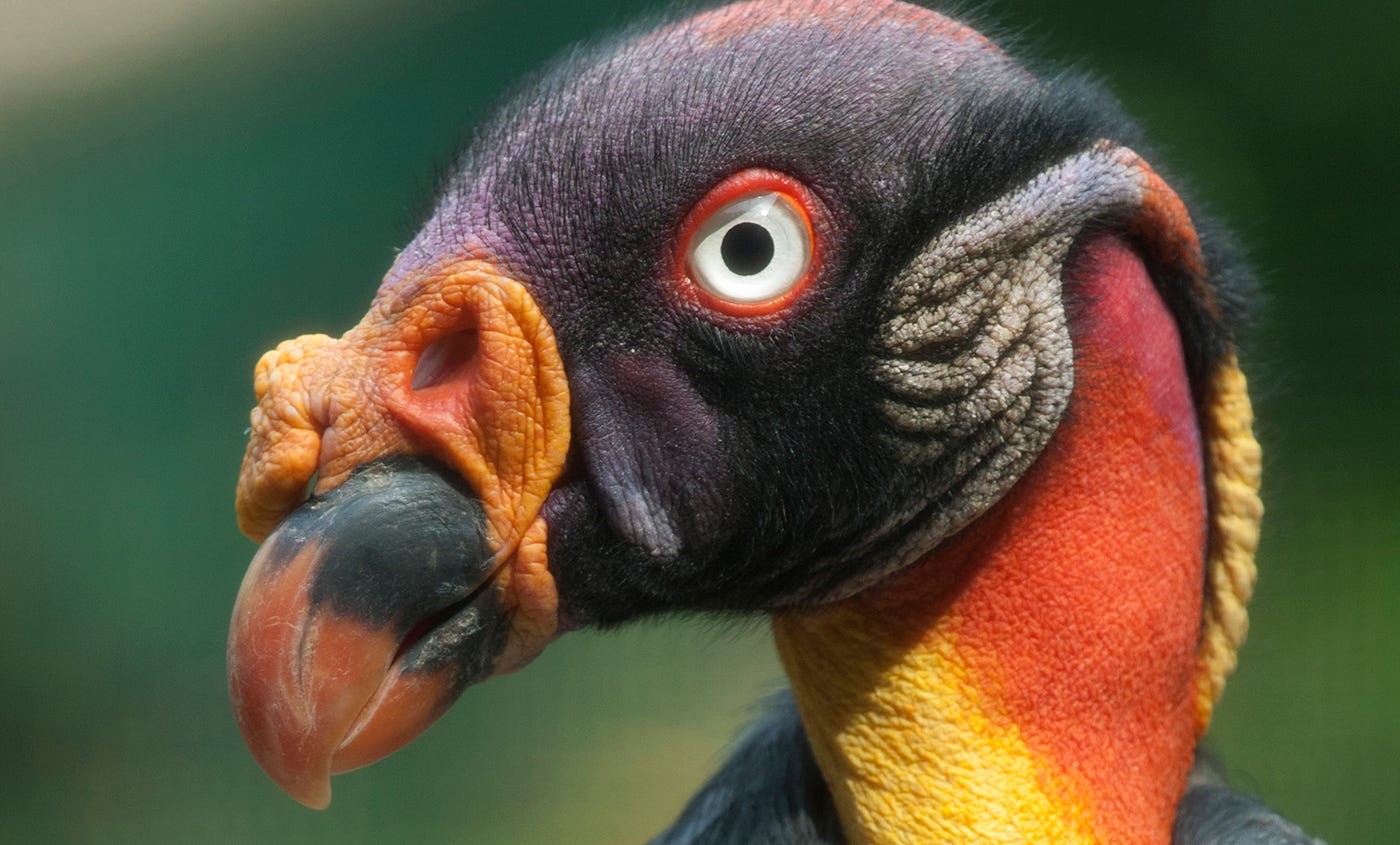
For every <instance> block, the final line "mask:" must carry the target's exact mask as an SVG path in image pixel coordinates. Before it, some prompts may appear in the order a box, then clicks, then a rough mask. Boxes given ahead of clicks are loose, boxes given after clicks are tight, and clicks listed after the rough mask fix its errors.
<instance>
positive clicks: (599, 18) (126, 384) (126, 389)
mask: <svg viewBox="0 0 1400 845" xmlns="http://www.w3.org/2000/svg"><path fill="white" fill-rule="evenodd" d="M647 5H648V4H647V3H645V2H622V1H621V0H614V2H597V3H592V4H567V5H566V4H562V3H561V4H554V3H549V2H542V0H524V1H523V2H497V0H455V2H390V0H354V2H344V3H334V4H333V3H323V2H314V0H292V1H291V2H280V3H279V2H275V0H240V2H236V3H235V2H223V3H219V2H214V0H129V2H126V3H123V4H110V3H103V2H101V1H100V0H70V1H69V2H66V3H47V2H40V1H39V0H10V2H9V3H7V4H6V5H4V6H3V7H0V391H3V392H2V393H0V436H2V437H0V567H2V568H0V573H3V576H2V577H3V582H0V603H2V604H0V643H3V646H2V647H0V661H3V662H0V684H3V687H0V838H3V840H4V841H7V842H102V843H119V842H141V843H147V842H211V843H213V842H233V843H241V842H327V843H337V845H348V844H349V843H357V842H371V841H381V840H382V838H383V837H384V836H386V835H391V834H392V835H397V836H401V837H404V841H424V842H469V841H470V842H506V843H557V842H570V843H614V842H639V841H642V840H644V839H645V838H646V837H648V836H649V835H651V834H652V833H654V832H656V831H657V830H658V829H659V828H660V827H661V826H662V825H663V824H664V823H665V822H666V821H668V820H669V819H670V818H672V817H673V816H674V814H675V813H676V812H677V811H678V810H679V808H680V807H681V806H682V804H683V802H684V800H685V798H686V796H688V795H689V794H690V793H691V791H692V790H693V789H694V788H695V787H696V785H697V784H698V783H699V782H700V780H701V779H702V778H703V777H704V775H705V774H706V772H707V771H708V770H709V769H710V768H711V767H712V766H713V765H714V764H715V763H716V762H717V761H718V760H719V759H720V755H721V749H722V747H723V744H724V743H725V741H726V739H727V738H728V737H729V736H730V735H731V733H732V732H733V731H734V730H735V728H736V727H737V726H738V725H739V724H740V723H742V721H743V720H744V719H745V718H746V713H747V707H748V705H749V702H751V701H753V700H754V699H756V698H758V697H759V696H761V695H762V694H764V693H765V692H767V691H770V690H772V689H775V688H777V686H778V685H779V683H780V675H779V672H778V670H777V667H776V664H775V661H774V659H773V656H772V653H771V648H770V646H769V645H768V643H767V640H766V636H765V631H764V629H763V626H762V625H761V624H754V625H752V626H750V627H748V628H743V629H739V630H734V629H732V628H727V627H722V626H708V625H705V624H703V623H695V622H689V623H678V624H673V625H665V624H655V623H653V624H649V625H645V626H640V627H634V628H631V629H628V630H625V631H623V632H618V633H614V634H609V635H595V634H576V635H573V636H571V637H568V638H566V639H565V640H563V641H561V642H559V643H558V644H556V645H555V646H554V647H553V648H551V649H550V650H549V651H548V652H547V653H546V654H545V656H544V657H543V658H541V659H540V660H539V661H538V662H537V663H536V664H535V665H533V666H532V667H530V668H529V669H528V670H526V671H525V672H522V673H520V674H517V675H514V676H511V677H507V678H502V679H497V680H495V681H493V682H492V683H490V684H487V685H485V686H482V687H479V688H476V689H473V690H472V691H471V692H470V693H469V694H468V695H466V696H465V697H464V698H463V699H462V700H461V702H459V704H458V705H457V706H456V708H455V709H454V710H453V711H452V712H451V713H450V714H449V715H448V716H447V717H446V718H445V719H443V720H442V722H440V723H439V724H438V725H437V726H436V727H434V728H433V729H432V730H431V731H430V732H429V733H428V734H427V735H426V736H425V737H424V738H423V739H421V740H420V741H418V742H416V743H414V744H413V745H412V746H410V747H409V748H408V749H406V750H404V751H403V752H400V753H399V754H397V755H395V756H394V757H392V758H390V759H389V760H387V761H385V762H383V763H381V764H378V765H376V766H374V767H372V768H370V769H367V770H364V771H362V772H357V773H354V774H350V775H347V776H342V777H340V778H338V779H337V782H336V801H335V803H334V804H333V805H332V808H331V809H330V810H329V811H328V812H326V813H314V812H311V811H309V810H304V809H302V808H301V807H299V806H298V805H296V804H294V803H293V802H292V801H291V800H290V799H288V798H286V797H284V796H283V795H282V794H281V793H280V792H279V791H278V790H277V789H276V787H275V786H273V784H272V783H271V782H270V781H269V780H268V779H267V778H265V777H264V776H263V775H262V773H261V772H260V771H259V770H258V768H257V766H256V765H255V764H254V762H253V761H252V759H251V757H250V756H249V755H248V754H247V753H246V751H245V750H244V748H243V745H242V742H241V741H240V739H239V737H238V733H237V730H236V728H235V726H234V723H233V719H232V717H231V715H230V711H229V706H228V704H227V701H226V693H225V688H224V668H223V651H224V635H225V626H226V624H227V618H228V613H229V609H230V607H231V603H232V600H233V596H234V593H235V591H236V589H237V586H238V583H239V580H240V578H241V576H242V573H243V570H244V567H245V565H246V564H247V562H248V559H249V558H250V556H251V555H252V552H253V546H252V544H251V543H249V542H248V541H247V540H245V539H243V538H242V537H241V536H240V535H239V534H238V532H237V531H236V529H235V526H234V520H233V513H232V490H233V481H234V477H235V474H236V472H237V467H238V462H239V459H240V457H241V453H242V449H243V443H244V434H243V431H244V427H245V425H246V413H247V409H248V407H249V405H250V403H251V378H250V377H251V372H252V367H253V363H254V362H255V361H256V359H257V357H258V355H259V353H260V352H262V350H264V349H266V348H268V347H270V346H271V345H272V344H274V343H275V342H276V341H278V340H279V339H281V338H284V337H289V336H292V335H296V334H299V333H302V332H308V331H322V330H324V331H329V332H331V333H339V332H340V331H343V330H344V329H345V328H347V327H348V326H349V325H351V324H352V323H353V322H354V321H355V320H356V319H358V317H359V315H360V313H361V312H362V311H363V310H364V308H365V306H366V304H367V302H368V300H369V297H370V295H371V293H372V292H373V290H374V289H375V287H376V285H377V281H378V278H379V276H380V274H381V273H382V272H383V271H384V270H385V269H386V268H387V266H388V265H389V263H390V261H391V260H392V258H393V255H394V249H395V248H396V247H397V246H401V245H402V244H404V243H405V242H406V241H407V239H408V237H409V236H410V235H411V234H412V231H413V228H414V226H415V223H416V222H417V220H418V214H419V212H420V210H421V209H422V208H424V206H425V205H426V203H427V200H428V193H429V189H430V187H431V185H432V182H433V179H434V176H435V173H436V171H437V168H438V166H439V165H441V164H442V163H443V162H445V161H446V160H447V158H448V157H449V156H450V153H451V151H452V149H453V147H454V145H455V144H456V143H457V142H458V140H459V139H461V138H462V137H464V135H465V133H466V132H467V130H468V129H469V128H470V126H471V125H472V122H473V121H474V120H476V119H479V117H480V116H481V113H482V110H483V109H484V108H485V107H486V106H487V105H488V104H489V103H491V102H492V101H493V100H494V99H495V98H496V97H497V96H498V95H499V93H500V92H501V90H502V88H503V87H504V86H507V85H508V84H509V83H510V82H511V81H512V80H515V79H517V78H518V77H519V76H521V75H522V74H523V73H526V72H527V71H529V70H530V69H532V68H534V67H536V66H538V65H539V64H540V63H541V62H542V61H544V60H546V59H547V58H548V57H550V56H551V55H553V54H555V53H557V52H558V51H559V50H561V49H562V48H563V47H564V46H565V45H567V44H568V43H570V42H571V41H574V40H576V39H578V38H580V37H585V36H589V35H592V34H596V33H599V32H602V31H606V30H608V29H611V28H614V27H615V26H616V25H618V24H620V23H621V22H623V21H625V20H627V19H628V18H629V17H631V16H633V15H634V14H636V13H637V12H638V11H639V10H641V9H643V8H644V7H646V6H647ZM1157 5H1159V4H1125V3H1122V2H1121V0H1054V2H1046V0H1036V1H1035V2H1033V1H1032V0H1024V1H1023V2H1022V0H1001V2H997V3H996V4H995V5H993V6H992V7H991V9H990V17H991V18H992V19H994V20H997V21H1000V22H1001V23H1003V24H1004V25H1006V26H1008V27H1010V28H1012V29H1013V31H1015V32H1019V33H1022V34H1023V35H1024V36H1025V38H1026V40H1027V42H1028V46H1030V47H1031V48H1032V51H1033V52H1035V53H1037V54H1039V55H1040V56H1042V57H1044V58H1045V59H1048V60H1052V61H1056V62H1073V63H1077V64H1079V65H1081V66H1083V67H1085V68H1089V69H1093V70H1094V71H1096V72H1098V73H1099V74H1101V75H1102V77H1103V78H1104V79H1105V80H1106V81H1107V82H1108V83H1109V84H1110V85H1111V86H1112V87H1113V88H1114V90H1115V91H1116V92H1117V93H1118V94H1119V95H1120V97H1121V98H1122V99H1123V100H1124V101H1125V102H1126V103H1127V105H1128V108H1129V110H1130V111H1131V112H1132V113H1133V114H1135V115H1137V116H1139V117H1140V118H1142V119H1143V121H1144V122H1145V123H1146V124H1147V126H1148V128H1149V131H1150V134H1151V135H1152V137H1154V138H1155V139H1156V141H1157V143H1158V145H1159V147H1160V149H1161V151H1162V157H1163V158H1164V159H1165V160H1166V162H1167V163H1168V164H1169V165H1170V167H1171V169H1172V170H1173V171H1175V172H1176V173H1178V174H1184V175H1186V176H1187V177H1188V180H1189V181H1190V182H1193V183H1194V184H1195V185H1197V186H1198V190H1197V191H1196V193H1198V194H1199V195H1200V196H1202V197H1203V198H1205V199H1206V200H1207V201H1208V203H1209V204H1210V205H1211V206H1212V207H1213V208H1214V210H1215V211H1216V212H1217V213H1218V214H1219V215H1220V216H1222V217H1224V218H1225V219H1227V220H1229V221H1231V222H1232V224H1233V225H1234V226H1235V228H1236V229H1237V230H1238V231H1239V232H1240V234H1241V236H1242V238H1243V240H1244V242H1245V244H1246V245H1247V246H1248V247H1249V248H1250V250H1251V252H1252V254H1253V256H1254V259H1255V263H1256V264H1257V265H1258V267H1259V268H1260V270H1261V273H1262V277H1263V280H1264V283H1265V288H1266V290H1267V294H1268V300H1269V302H1268V305H1267V307H1266V308H1265V310H1264V312H1263V314H1262V320H1261V322H1260V323H1259V328H1258V329H1257V331H1256V332H1255V333H1254V335H1253V337H1252V339H1251V340H1252V342H1251V343H1250V345H1249V354H1248V358H1247V361H1246V364H1247V369H1249V370H1250V372H1251V373H1252V379H1253V382H1252V383H1253V386H1254V391H1255V396H1256V401H1257V406H1258V412H1259V417H1260V433H1261V437H1262V439H1263V441H1264V443H1265V446H1266V456H1267V468H1268V475H1267V491H1266V501H1267V503H1268V506H1269V517H1268V519H1267V521H1266V534H1265V539H1264V545H1263V549H1262V553H1261V557H1260V563H1261V572H1262V580H1261V583H1260V587H1259V592H1258V597H1257V599H1256V600H1255V603H1254V607H1253V620H1254V627H1253V631H1252V634H1251V639H1250V643H1249V645H1248V647H1247V648H1246V650H1245V652H1244V654H1243V662H1242V669H1241V671H1240V673H1239V674H1238V675H1237V676H1236V679H1235V680H1234V681H1233V682H1232V684H1231V686H1230V689H1229V690H1228V692H1227V694H1226V698H1225V701H1224V704H1223V707H1222V710H1221V712H1220V715H1219V718H1218V721H1217V723H1216V727H1215V729H1214V731H1213V733H1212V744H1213V745H1214V747H1215V748H1216V749H1217V750H1218V751H1219V752H1220V753H1221V755H1222V756H1223V757H1224V758H1225V759H1226V760H1227V761H1228V762H1229V763H1230V765H1231V766H1232V768H1233V770H1234V775H1235V779H1236V781H1237V783H1239V784H1241V785H1242V786H1244V787H1245V788H1248V789H1251V790H1253V791H1255V792H1257V793H1258V794H1260V795H1261V796H1263V797H1264V798H1265V799H1266V800H1268V801H1269V802H1271V803H1272V804H1274V805H1275V806H1277V807H1279V808H1281V809H1282V810H1283V811H1284V812H1286V813H1287V814H1288V815H1290V816H1291V817H1292V818H1294V819H1296V820H1297V821H1299V822H1301V823H1302V824H1304V825H1305V826H1306V827H1308V828H1309V829H1310V830H1311V831H1312V832H1314V833H1316V834H1318V835H1321V836H1324V837H1326V838H1328V839H1330V840H1332V841H1333V842H1334V843H1347V842H1355V843H1369V842H1376V843H1380V842H1394V841H1400V659H1397V645H1400V437H1397V428H1396V419H1397V418H1400V333H1398V332H1397V325H1400V294H1398V293H1397V284H1396V279H1397V274H1396V272H1395V264H1394V255H1395V246H1396V243H1397V241H1396V232H1397V230H1398V229H1400V225H1397V224H1400V215H1397V212H1396V208H1397V203H1396V201H1395V192H1396V185H1397V184H1400V178H1397V177H1400V173H1397V167H1396V163H1395V162H1396V149H1397V146H1400V144H1397V140H1400V137H1397V135H1398V133H1397V131H1396V130H1397V118H1396V115H1397V109H1400V51H1397V50H1396V48H1395V44H1396V43H1397V41H1400V6H1397V5H1396V4H1394V3H1392V2H1368V1H1365V0H1358V2H1353V3H1350V4H1347V5H1336V6H1333V7H1331V8H1328V9H1327V10H1325V11H1324V10H1323V7H1321V6H1318V5H1316V4H1305V3H1301V2H1286V3H1275V2H1269V3H1265V2H1257V1H1256V2H1231V3H1229V4H1225V3H1203V2H1200V3H1178V4H1160V6H1161V7H1160V8H1147V7H1148V6H1157ZM410 837H411V838H410Z"/></svg>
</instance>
